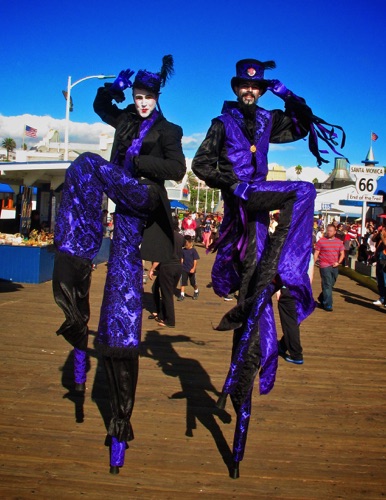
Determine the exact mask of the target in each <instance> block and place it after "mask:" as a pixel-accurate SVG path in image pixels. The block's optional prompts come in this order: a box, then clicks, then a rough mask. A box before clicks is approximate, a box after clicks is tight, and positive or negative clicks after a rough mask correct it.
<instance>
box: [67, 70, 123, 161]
mask: <svg viewBox="0 0 386 500" xmlns="http://www.w3.org/2000/svg"><path fill="white" fill-rule="evenodd" d="M90 78H99V80H105V79H106V78H115V75H93V76H86V77H84V78H81V79H80V80H77V81H76V82H74V83H71V76H69V77H68V82H67V96H66V123H65V129H64V160H65V161H68V129H69V126H70V103H71V89H72V88H74V87H75V85H78V83H81V82H84V81H85V80H90Z"/></svg>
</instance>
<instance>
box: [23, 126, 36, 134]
mask: <svg viewBox="0 0 386 500" xmlns="http://www.w3.org/2000/svg"><path fill="white" fill-rule="evenodd" d="M24 134H25V135H26V136H27V137H37V135H38V129H37V128H32V127H29V126H28V125H26V126H25V130H24Z"/></svg>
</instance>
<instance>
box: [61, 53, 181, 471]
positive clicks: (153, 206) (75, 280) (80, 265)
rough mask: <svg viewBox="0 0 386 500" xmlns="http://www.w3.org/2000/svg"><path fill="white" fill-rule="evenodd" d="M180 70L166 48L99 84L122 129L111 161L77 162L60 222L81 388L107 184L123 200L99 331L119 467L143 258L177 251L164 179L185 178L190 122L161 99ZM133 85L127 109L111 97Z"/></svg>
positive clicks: (132, 384)
mask: <svg viewBox="0 0 386 500" xmlns="http://www.w3.org/2000/svg"><path fill="white" fill-rule="evenodd" d="M172 71H173V59H172V57H171V56H165V57H164V59H163V65H162V68H161V71H160V72H159V73H151V72H149V71H146V70H141V71H138V73H137V75H136V77H135V79H134V83H132V82H131V81H130V78H131V77H132V76H133V74H134V72H133V71H131V70H125V71H122V72H121V73H120V74H119V76H118V78H117V79H116V80H115V82H114V83H113V84H106V85H105V86H104V87H102V88H100V89H99V90H98V93H97V97H96V99H95V101H94V109H95V111H96V112H97V113H98V114H99V116H100V117H101V118H102V119H103V121H105V122H106V123H109V124H110V125H112V126H113V127H114V128H115V129H116V132H115V137H114V144H113V151H112V158H111V162H108V161H106V160H104V159H103V158H101V157H100V156H99V155H95V154H92V153H85V154H83V155H81V156H79V157H78V158H77V159H76V160H75V161H74V162H73V163H72V164H71V165H70V167H69V168H68V170H67V172H66V178H65V183H64V188H63V194H62V202H61V205H60V208H59V213H58V217H57V221H56V230H55V245H56V249H57V254H56V260H55V268H54V276H53V290H54V297H55V300H56V302H57V303H58V305H59V306H60V307H61V308H62V310H63V311H64V313H65V322H64V323H63V325H62V326H61V327H60V329H59V330H58V332H57V333H58V335H63V336H64V337H65V339H66V340H67V341H68V342H70V344H71V345H73V346H74V375H75V388H76V389H78V390H84V389H85V382H86V372H85V365H86V363H85V357H86V348H87V338H88V327H87V323H88V319H89V288H90V282H91V262H92V259H93V258H94V257H95V256H96V254H97V252H98V250H99V248H100V245H101V242H102V236H103V227H102V217H101V215H102V212H101V204H102V197H103V193H106V194H107V196H108V197H109V198H110V199H112V200H113V201H114V202H115V203H116V213H115V218H114V235H113V239H112V242H111V250H110V257H109V262H108V271H107V278H106V285H105V292H104V297H103V303H102V308H101V316H100V322H99V327H98V334H97V339H96V343H97V347H98V349H99V350H100V352H101V354H102V356H103V361H104V365H105V368H106V374H107V380H108V384H109V392H110V403H111V409H112V418H111V421H110V426H109V429H108V434H109V435H110V437H111V445H110V472H111V473H115V474H116V473H118V472H119V468H120V467H121V466H123V464H124V457H125V450H126V448H127V441H130V440H131V439H133V431H132V427H131V423H130V417H131V414H132V411H133V406H134V399H135V391H136V384H137V377H138V351H139V344H140V339H141V320H142V276H143V270H142V259H146V260H150V261H158V262H163V261H169V260H171V259H172V258H173V252H174V244H173V227H172V219H171V214H170V209H169V202H168V198H167V193H166V190H165V187H164V181H165V180H167V179H172V180H176V181H179V180H181V179H182V178H183V176H184V174H185V171H186V167H185V159H184V155H183V152H182V146H181V139H182V129H181V128H180V127H178V126H177V125H174V124H172V123H170V122H168V121H167V120H166V119H165V118H164V116H163V115H162V113H161V111H160V108H159V105H158V98H159V93H160V89H161V87H163V86H164V85H165V83H166V80H167V78H168V76H170V74H171V73H172ZM127 88H132V89H133V99H134V104H131V105H129V106H127V107H126V108H124V109H119V108H118V107H117V106H116V105H115V104H113V102H112V101H113V100H115V101H116V102H122V101H123V100H124V99H125V96H124V91H125V90H126V89H127ZM157 107H158V109H156V108H157ZM155 241H156V242H157V244H155V243H154V242H155ZM140 246H141V250H140ZM141 251H142V255H141Z"/></svg>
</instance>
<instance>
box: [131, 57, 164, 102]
mask: <svg viewBox="0 0 386 500" xmlns="http://www.w3.org/2000/svg"><path fill="white" fill-rule="evenodd" d="M173 73H174V61H173V56H171V55H167V56H164V57H163V58H162V67H161V70H160V71H159V73H151V72H150V71H147V70H142V69H141V70H139V71H138V73H137V74H136V76H135V79H134V83H133V87H135V88H137V89H138V88H140V89H145V90H149V91H150V92H154V94H159V93H160V90H161V87H164V86H165V83H166V81H167V80H168V79H169V78H170V76H171V75H172V74H173Z"/></svg>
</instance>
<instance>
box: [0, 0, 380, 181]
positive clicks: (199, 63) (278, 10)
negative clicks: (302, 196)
mask: <svg viewBox="0 0 386 500" xmlns="http://www.w3.org/2000/svg"><path fill="white" fill-rule="evenodd" d="M385 19H386V2H385V1H384V0H372V1H371V2H368V1H362V0H356V1H355V0H354V1H353V0H350V1H349V0H338V1H337V0H335V1H333V2H332V1H329V0H324V1H318V0H316V1H313V2H310V1H306V0H292V1H291V2H288V1H279V0H271V1H269V2H260V1H254V2H230V1H228V0H221V1H210V0H206V1H203V0H196V1H195V2H191V3H184V2H181V1H176V0H169V1H165V0H157V1H154V0H148V1H146V2H124V1H122V0H116V1H114V2H106V1H104V2H100V1H98V0H97V1H92V2H91V1H89V0H83V1H82V2H80V1H79V0H78V1H76V2H75V1H72V0H69V1H67V2H63V3H62V2H52V1H50V2H48V1H46V0H42V1H39V2H30V1H28V2H27V1H25V0H21V1H18V2H12V3H11V2H6V5H5V6H3V9H2V20H3V22H2V28H1V31H0V45H1V47H2V48H3V69H2V71H1V74H0V96H1V100H0V115H1V116H0V118H1V120H0V125H1V127H2V128H0V138H4V136H8V135H7V130H6V126H5V124H6V117H11V116H19V115H24V114H30V115H34V116H49V117H52V118H55V119H63V118H64V113H65V102H64V98H63V96H62V93H61V91H62V89H65V88H66V85H67V78H68V76H69V75H71V76H72V78H73V81H75V80H78V79H80V78H82V77H84V76H88V75H93V74H98V73H104V74H118V72H119V71H120V70H121V69H124V68H128V67H129V68H132V69H134V70H138V69H148V70H151V71H158V70H159V68H160V65H161V59H162V56H163V55H165V54H169V53H171V54H173V56H174V59H175V75H174V77H173V78H172V79H171V80H170V82H169V83H168V85H167V86H166V87H165V89H164V91H163V94H162V96H161V101H160V102H161V106H162V109H163V111H164V114H165V116H166V117H167V118H168V119H169V120H170V121H173V122H175V123H178V124H179V125H181V126H182V127H183V129H184V135H185V136H186V138H187V140H189V137H191V138H192V142H193V143H194V142H196V143H197V140H198V141H199V140H200V139H201V137H202V134H204V133H205V132H206V130H207V129H208V127H209V125H210V121H211V119H212V118H213V117H215V116H217V115H218V114H219V113H220V110H221V107H222V103H223V101H224V100H225V99H233V94H232V90H231V87H230V83H229V82H230V79H231V78H232V76H234V74H235V63H236V61H237V60H239V59H242V58H246V57H254V58H257V59H261V60H267V59H274V60H275V61H276V64H277V68H276V69H275V70H271V71H269V72H267V73H266V76H267V77H268V78H277V79H280V80H281V81H282V82H283V83H285V85H286V86H287V87H288V88H289V89H291V90H293V91H294V92H295V93H296V94H298V95H300V96H303V97H304V98H305V99H306V100H307V103H308V104H309V105H310V106H311V107H312V109H313V111H314V113H315V114H316V115H318V116H320V117H322V118H324V119H325V120H326V121H329V122H330V123H336V124H340V125H342V126H343V127H344V129H345V130H346V133H347V144H346V147H345V149H344V154H345V155H346V156H347V157H348V159H349V160H350V162H351V163H360V162H361V160H363V159H364V157H365V156H366V153H367V150H368V148H369V145H370V132H371V131H374V132H376V133H377V134H378V136H379V139H378V140H377V141H376V142H375V143H373V147H374V153H375V157H376V159H377V160H378V161H379V162H380V164H381V165H386V126H385V112H386V91H385V81H386V65H385V62H384V61H385V53H386V37H385V35H384V22H385ZM100 84H101V82H100V81H99V80H90V81H88V82H84V83H81V84H79V85H78V86H76V87H75V88H74V89H73V91H72V96H73V100H74V112H73V113H71V120H72V121H74V122H86V123H90V124H92V123H95V122H98V121H99V118H98V117H97V116H96V115H95V114H94V112H93V109H92V102H93V99H94V96H95V92H96V89H97V87H98V86H99V85H100ZM268 94H269V93H267V94H266V95H265V96H264V97H263V98H262V99H261V101H260V105H261V106H263V107H265V108H267V109H273V108H282V101H281V100H280V99H278V98H277V97H275V96H273V95H268ZM129 102H130V94H129V93H128V98H127V100H126V103H129ZM28 125H30V126H32V127H34V126H35V125H36V124H35V123H33V118H32V122H31V123H28ZM36 128H38V127H36ZM40 138H41V136H40ZM322 149H323V148H322ZM185 152H186V155H187V156H189V157H192V156H193V155H194V152H195V149H194V147H193V148H192V149H186V150H185ZM334 156H335V155H334V154H332V153H331V154H330V155H329V159H330V160H331V163H330V164H328V165H327V166H324V167H323V169H324V170H325V171H326V172H328V171H330V170H331V169H332V166H333V159H334ZM269 161H270V162H277V163H279V164H281V165H284V166H286V167H290V166H291V165H296V164H299V163H300V164H301V165H303V166H314V165H315V160H314V157H313V156H312V155H311V153H309V152H308V147H307V143H306V142H305V141H300V142H297V143H295V144H292V145H290V146H289V147H288V146H287V147H282V148H273V149H272V150H271V152H270V156H269Z"/></svg>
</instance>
